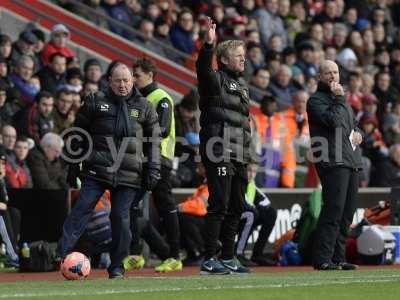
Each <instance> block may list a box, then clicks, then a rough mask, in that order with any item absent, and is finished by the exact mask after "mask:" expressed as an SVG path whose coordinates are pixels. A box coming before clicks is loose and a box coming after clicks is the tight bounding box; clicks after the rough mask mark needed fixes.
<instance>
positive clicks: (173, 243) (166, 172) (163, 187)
mask: <svg viewBox="0 0 400 300" xmlns="http://www.w3.org/2000/svg"><path fill="white" fill-rule="evenodd" d="M153 199H154V205H155V207H156V209H157V212H158V214H159V216H160V218H161V224H162V226H163V228H164V230H165V232H166V234H167V242H168V245H169V249H170V253H169V255H168V256H169V257H173V258H179V248H180V243H179V242H180V231H179V220H178V210H177V207H176V203H175V199H174V197H173V196H172V185H171V169H170V168H169V167H167V166H165V165H163V164H162V165H161V179H160V180H159V181H158V183H157V186H156V187H155V189H154V190H153Z"/></svg>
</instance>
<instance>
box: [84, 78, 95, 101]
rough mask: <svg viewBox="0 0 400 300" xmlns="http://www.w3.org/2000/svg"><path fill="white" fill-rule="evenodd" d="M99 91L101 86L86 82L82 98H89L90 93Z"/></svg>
mask: <svg viewBox="0 0 400 300" xmlns="http://www.w3.org/2000/svg"><path fill="white" fill-rule="evenodd" d="M98 90H99V85H98V84H97V83H95V82H90V81H86V82H84V83H83V87H82V91H81V95H82V98H85V97H87V96H88V95H89V94H90V93H96V92H98Z"/></svg>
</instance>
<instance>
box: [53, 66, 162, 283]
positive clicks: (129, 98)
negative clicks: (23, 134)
mask: <svg viewBox="0 0 400 300" xmlns="http://www.w3.org/2000/svg"><path fill="white" fill-rule="evenodd" d="M109 70H110V71H109V74H108V80H109V88H108V90H107V91H105V92H96V93H94V94H89V95H88V96H87V97H86V98H85V102H84V105H83V106H82V107H81V109H80V110H79V112H78V114H77V116H76V121H75V124H74V127H78V128H80V131H81V132H82V131H84V132H85V133H86V136H81V137H82V139H83V140H84V141H85V139H86V140H87V137H88V136H89V137H90V140H91V142H92V149H90V147H89V152H87V151H86V150H87V149H86V148H84V145H81V144H79V143H74V144H72V146H73V149H70V148H69V147H66V149H65V150H66V151H65V154H66V156H67V157H68V158H67V159H66V160H67V161H68V162H70V163H71V165H70V170H69V176H68V177H69V180H70V181H71V184H73V183H74V182H76V176H77V175H78V174H77V173H78V171H79V162H80V161H83V165H82V171H81V178H82V187H81V191H80V196H79V199H78V200H77V202H76V203H75V205H74V207H73V209H72V211H71V213H70V215H69V216H68V217H67V219H66V220H65V223H64V226H63V235H62V237H61V239H60V241H59V244H58V255H59V256H60V258H64V257H65V256H66V255H67V254H68V253H70V252H71V251H73V248H74V246H75V244H76V242H77V240H78V239H79V238H80V236H81V235H82V233H83V231H84V230H85V229H86V225H87V224H88V221H89V219H90V217H91V215H92V212H93V209H94V207H95V206H96V203H97V202H98V199H99V198H100V196H102V195H103V193H104V191H105V190H106V189H108V190H110V192H111V202H112V207H111V214H110V220H111V230H112V242H111V248H110V249H109V252H110V256H111V265H110V266H109V268H108V273H109V278H110V279H113V278H123V276H124V272H125V268H124V266H123V260H124V258H126V257H128V250H129V245H130V241H131V233H130V217H129V208H130V206H131V203H132V200H133V199H135V195H136V194H137V193H138V191H139V189H144V190H147V191H150V190H152V189H153V188H154V186H155V185H156V184H157V181H158V179H159V178H160V151H161V150H160V128H159V125H158V118H157V114H156V111H155V109H154V108H153V106H152V105H151V103H149V102H148V101H147V99H146V98H144V97H143V96H142V95H141V94H140V93H139V92H138V90H137V89H136V88H135V87H134V85H133V76H132V72H131V70H130V69H129V68H128V67H127V66H126V65H125V64H123V63H120V62H113V63H112V65H111V66H110V68H109ZM76 134H79V132H78V131H77V132H76ZM144 138H152V139H151V140H150V141H151V142H152V143H145V144H144V145H145V146H144V145H143V142H145V140H144ZM77 140H78V139H77V137H76V136H75V142H76V141H77ZM72 142H74V141H73V140H71V143H72ZM89 144H90V143H89ZM66 145H67V146H68V140H67V144H66ZM74 153H75V154H76V153H81V155H82V156H81V157H76V156H72V154H74ZM86 153H88V154H89V155H84V154H86Z"/></svg>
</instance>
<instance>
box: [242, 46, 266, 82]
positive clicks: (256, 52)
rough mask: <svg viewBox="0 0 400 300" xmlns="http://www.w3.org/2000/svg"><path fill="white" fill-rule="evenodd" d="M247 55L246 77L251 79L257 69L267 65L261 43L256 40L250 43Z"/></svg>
mask: <svg viewBox="0 0 400 300" xmlns="http://www.w3.org/2000/svg"><path fill="white" fill-rule="evenodd" d="M246 56H247V57H246V65H245V70H244V78H245V79H246V80H250V77H251V76H254V72H255V71H256V70H258V69H260V68H264V67H265V60H264V56H263V53H262V49H261V45H260V44H257V43H254V42H250V43H248V44H247V53H246Z"/></svg>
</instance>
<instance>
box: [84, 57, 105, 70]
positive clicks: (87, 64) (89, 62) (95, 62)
mask: <svg viewBox="0 0 400 300" xmlns="http://www.w3.org/2000/svg"><path fill="white" fill-rule="evenodd" d="M90 66H99V67H100V68H101V63H100V62H99V60H98V59H96V58H89V59H88V60H87V61H85V64H84V65H83V71H84V72H85V73H86V71H87V70H88V69H89V67H90Z"/></svg>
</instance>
